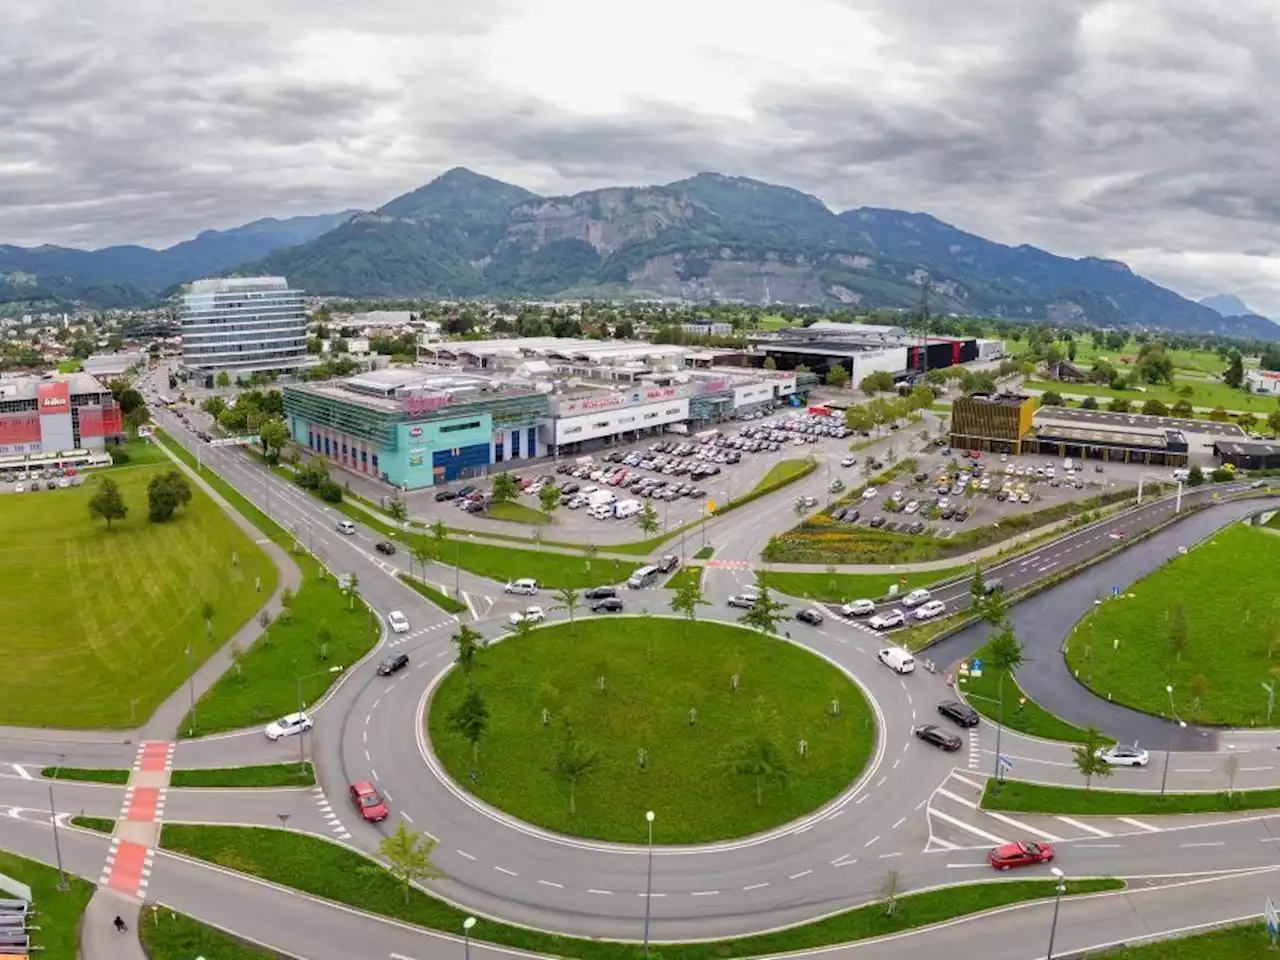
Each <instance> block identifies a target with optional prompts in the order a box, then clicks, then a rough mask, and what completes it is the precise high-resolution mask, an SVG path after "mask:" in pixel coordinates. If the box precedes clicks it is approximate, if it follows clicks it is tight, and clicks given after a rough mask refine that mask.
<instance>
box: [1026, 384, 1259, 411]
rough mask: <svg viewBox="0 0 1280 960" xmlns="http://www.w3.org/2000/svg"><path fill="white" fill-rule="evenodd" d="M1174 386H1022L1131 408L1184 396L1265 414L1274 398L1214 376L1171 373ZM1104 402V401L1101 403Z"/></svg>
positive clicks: (1201, 403)
mask: <svg viewBox="0 0 1280 960" xmlns="http://www.w3.org/2000/svg"><path fill="white" fill-rule="evenodd" d="M1174 381H1175V384H1174V386H1172V387H1171V386H1169V385H1168V384H1150V385H1147V386H1146V387H1145V390H1144V391H1139V390H1112V389H1111V388H1110V387H1108V386H1106V385H1103V384H1096V383H1054V382H1052V381H1049V380H1030V379H1029V380H1027V381H1026V382H1025V383H1024V384H1023V386H1025V387H1026V388H1027V389H1029V390H1056V391H1057V392H1058V393H1063V394H1068V395H1075V396H1090V397H1098V398H1106V399H1108V400H1109V399H1111V398H1112V397H1124V398H1125V399H1126V400H1128V401H1129V403H1130V404H1132V405H1133V407H1134V409H1135V410H1136V409H1137V408H1139V407H1141V406H1142V405H1143V404H1144V403H1146V402H1147V401H1148V400H1159V401H1160V402H1162V403H1164V404H1165V405H1166V406H1169V407H1172V406H1173V405H1174V404H1175V403H1177V402H1178V401H1179V400H1186V401H1187V402H1188V403H1190V404H1191V405H1192V406H1193V407H1210V408H1212V407H1222V408H1223V409H1226V410H1247V411H1248V412H1250V413H1254V414H1261V415H1262V416H1264V417H1265V416H1266V415H1267V414H1269V413H1271V412H1272V411H1274V410H1275V409H1276V403H1275V398H1274V397H1270V396H1266V395H1264V394H1257V393H1245V392H1244V391H1243V390H1233V389H1232V388H1231V387H1228V386H1227V385H1226V384H1225V383H1222V382H1221V381H1217V380H1196V379H1180V378H1178V377H1174ZM1183 386H1187V387H1190V388H1191V394H1190V396H1183V395H1182V394H1181V393H1179V392H1178V388H1179V387H1183ZM1103 406H1105V404H1103Z"/></svg>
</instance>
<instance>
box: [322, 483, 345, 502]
mask: <svg viewBox="0 0 1280 960" xmlns="http://www.w3.org/2000/svg"><path fill="white" fill-rule="evenodd" d="M320 499H321V500H323V501H324V502H325V503H341V502H342V488H341V487H340V486H338V485H337V484H336V483H334V482H333V481H332V480H325V481H324V482H322V483H321V484H320Z"/></svg>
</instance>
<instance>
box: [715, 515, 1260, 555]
mask: <svg viewBox="0 0 1280 960" xmlns="http://www.w3.org/2000/svg"><path fill="white" fill-rule="evenodd" d="M1276 516H1280V514H1276ZM715 552H716V548H715V547H713V546H710V545H708V546H705V547H699V548H698V552H697V553H695V554H694V555H693V559H695V560H710V559H711V557H712V555H713V554H714V553H715Z"/></svg>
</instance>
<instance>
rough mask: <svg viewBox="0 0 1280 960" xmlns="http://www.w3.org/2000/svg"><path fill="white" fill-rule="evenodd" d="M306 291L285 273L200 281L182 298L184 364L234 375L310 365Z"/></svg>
mask: <svg viewBox="0 0 1280 960" xmlns="http://www.w3.org/2000/svg"><path fill="white" fill-rule="evenodd" d="M315 362H316V360H315V358H313V357H309V356H308V355H307V317H306V313H305V311H304V309H303V304H302V291H300V290H291V289H290V288H289V284H288V282H287V281H285V280H284V279H283V278H282V277H236V278H227V279H218V280H197V281H196V282H195V283H193V284H191V289H190V292H188V293H187V294H186V295H185V296H184V297H183V298H182V368H183V369H184V370H186V371H188V372H189V373H194V374H197V375H213V374H218V373H222V372H224V371H225V372H227V373H229V374H231V375H232V376H233V377H234V376H238V375H240V374H251V373H257V372H261V371H281V372H287V371H292V370H297V369H299V368H300V367H305V366H310V365H312V364H314V363H315Z"/></svg>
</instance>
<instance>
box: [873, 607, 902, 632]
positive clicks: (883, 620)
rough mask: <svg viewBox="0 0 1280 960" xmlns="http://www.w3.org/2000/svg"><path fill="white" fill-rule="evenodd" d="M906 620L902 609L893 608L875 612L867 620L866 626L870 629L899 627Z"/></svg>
mask: <svg viewBox="0 0 1280 960" xmlns="http://www.w3.org/2000/svg"><path fill="white" fill-rule="evenodd" d="M906 622H907V618H906V617H905V616H904V615H903V613H902V611H901V610H897V609H894V610H889V611H887V612H885V613H877V614H876V615H875V616H874V617H872V618H871V619H870V620H868V621H867V626H869V627H870V628H871V629H872V630H888V629H889V628H890V627H900V626H902V625H903V624H904V623H906Z"/></svg>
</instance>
